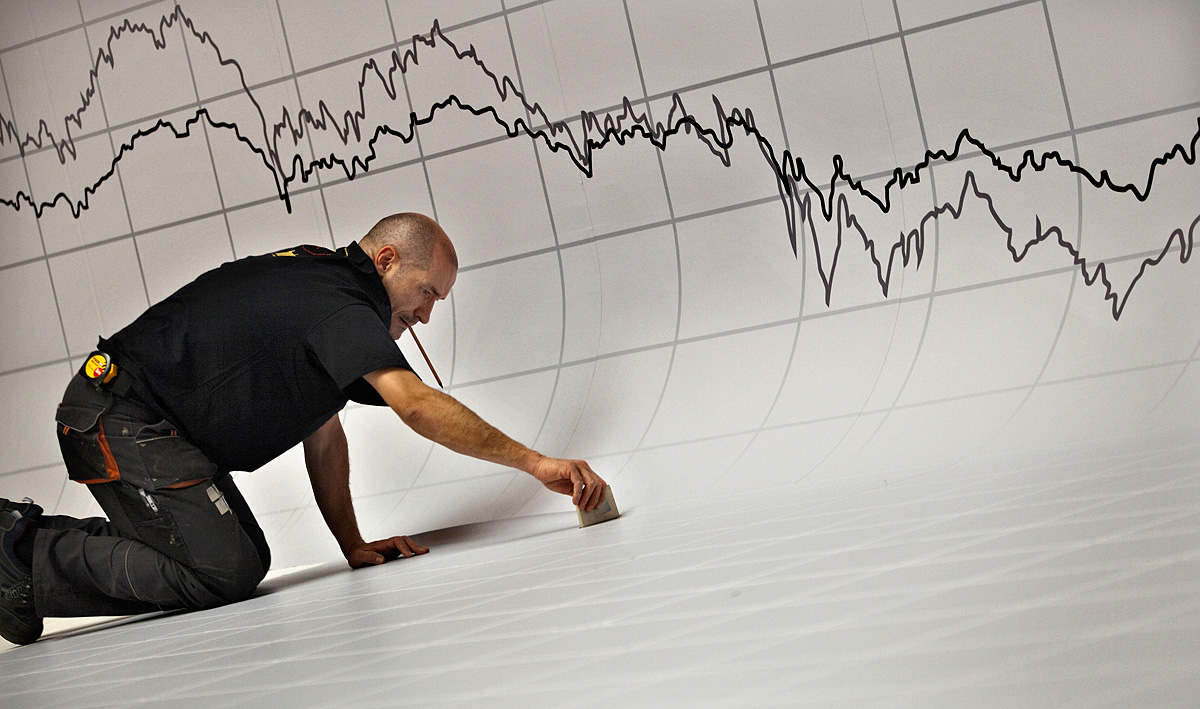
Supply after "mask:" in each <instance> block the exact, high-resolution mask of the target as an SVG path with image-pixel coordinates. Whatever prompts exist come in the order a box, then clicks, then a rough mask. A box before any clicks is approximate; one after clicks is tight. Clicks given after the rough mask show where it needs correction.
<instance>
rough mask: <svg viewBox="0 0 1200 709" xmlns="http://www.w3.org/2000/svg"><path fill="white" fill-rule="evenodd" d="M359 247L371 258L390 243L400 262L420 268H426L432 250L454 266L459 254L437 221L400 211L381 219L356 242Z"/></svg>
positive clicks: (431, 257)
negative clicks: (439, 252)
mask: <svg viewBox="0 0 1200 709" xmlns="http://www.w3.org/2000/svg"><path fill="white" fill-rule="evenodd" d="M359 246H361V247H362V249H363V251H365V252H366V253H367V255H368V256H370V257H372V258H374V257H375V254H377V253H378V252H379V250H380V249H382V248H383V247H384V246H391V247H392V248H393V249H395V251H396V256H397V258H398V260H399V261H400V264H402V265H403V266H407V267H413V268H418V269H422V270H424V269H428V268H429V266H430V264H431V263H432V262H433V255H434V252H435V251H438V250H440V251H441V252H442V253H443V254H444V255H445V257H446V259H447V260H448V261H449V262H450V263H451V264H453V266H454V268H455V269H457V268H458V254H457V253H455V251H454V244H453V243H451V242H450V237H448V236H446V232H444V231H442V228H441V227H440V226H438V223H437V222H435V221H434V220H432V219H430V218H429V217H427V216H425V215H424V214H417V213H416V212H401V213H400V214H393V215H391V216H387V217H384V218H383V219H380V220H379V222H378V223H377V224H376V225H375V226H373V227H371V230H370V231H368V232H367V235H366V236H364V237H363V238H362V239H361V240H360V241H359Z"/></svg>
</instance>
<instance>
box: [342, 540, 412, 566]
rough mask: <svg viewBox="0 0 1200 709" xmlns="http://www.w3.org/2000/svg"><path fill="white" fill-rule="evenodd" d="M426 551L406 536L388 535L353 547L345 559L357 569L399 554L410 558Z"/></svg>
mask: <svg viewBox="0 0 1200 709" xmlns="http://www.w3.org/2000/svg"><path fill="white" fill-rule="evenodd" d="M428 551H429V549H428V548H426V547H423V546H421V545H420V544H417V543H416V542H414V541H413V540H412V539H409V538H408V537H389V538H388V539H380V540H379V541H377V542H363V544H362V545H361V546H358V547H355V548H354V549H352V550H350V553H349V554H346V561H347V562H348V563H349V564H350V568H352V569H358V568H361V567H363V566H374V565H376V564H382V563H383V562H385V561H391V560H392V559H395V558H396V557H399V556H403V557H404V558H406V559H407V558H411V557H414V556H416V555H418V554H425V553H427V552H428Z"/></svg>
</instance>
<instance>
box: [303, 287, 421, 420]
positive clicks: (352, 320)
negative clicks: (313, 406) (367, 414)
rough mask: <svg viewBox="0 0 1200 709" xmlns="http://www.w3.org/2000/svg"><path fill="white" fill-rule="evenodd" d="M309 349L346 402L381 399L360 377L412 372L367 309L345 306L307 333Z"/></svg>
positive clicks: (359, 306)
mask: <svg viewBox="0 0 1200 709" xmlns="http://www.w3.org/2000/svg"><path fill="white" fill-rule="evenodd" d="M307 341H308V346H309V348H311V349H312V352H313V354H315V355H316V356H317V359H318V360H320V362H321V366H322V367H324V369H325V371H326V372H327V373H328V374H329V376H330V377H332V378H333V381H334V383H335V384H337V385H338V388H340V389H341V390H342V391H343V392H345V393H346V396H347V398H349V399H352V400H354V401H358V402H360V403H364V404H376V405H378V404H382V399H380V398H379V395H378V394H377V393H376V392H375V390H374V389H372V388H371V386H370V385H366V386H365V390H369V392H368V391H365V390H364V386H363V384H365V382H362V381H361V380H362V376H363V375H364V374H369V373H370V372H374V371H375V370H377V369H380V368H382V367H404V368H405V369H408V370H411V369H412V367H411V366H409V364H408V360H407V359H405V357H404V353H403V352H401V351H400V348H399V347H397V346H396V341H395V340H393V339H392V336H391V334H390V333H388V329H387V326H386V325H384V323H383V321H381V320H380V319H379V315H378V314H377V313H376V312H375V311H374V310H372V309H371V308H370V307H368V306H367V305H365V304H363V305H348V306H346V307H344V308H342V309H340V310H338V311H337V312H336V313H333V314H332V315H330V316H329V317H327V318H325V319H324V320H322V321H321V322H319V323H317V325H316V326H315V327H313V329H312V330H310V331H309V333H308V337H307ZM364 398H365V399H369V400H366V401H364V400H363V399H364Z"/></svg>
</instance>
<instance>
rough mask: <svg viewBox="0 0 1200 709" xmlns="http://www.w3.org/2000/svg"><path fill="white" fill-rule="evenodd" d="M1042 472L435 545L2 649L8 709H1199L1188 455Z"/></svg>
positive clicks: (1027, 469) (814, 495) (679, 511)
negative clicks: (459, 707)
mask: <svg viewBox="0 0 1200 709" xmlns="http://www.w3.org/2000/svg"><path fill="white" fill-rule="evenodd" d="M1046 458H1047V460H1043V461H1041V462H1039V463H1037V464H1034V465H1031V464H1029V463H1025V464H1019V463H1017V462H1016V461H1013V460H1008V461H1000V460H990V461H986V462H982V463H976V464H974V465H970V466H962V465H960V466H957V467H955V468H952V469H948V470H943V471H940V472H933V473H929V474H926V475H922V476H917V477H913V478H909V479H907V480H903V481H889V484H886V485H884V484H882V483H881V482H880V481H874V482H868V481H859V482H842V483H840V484H838V485H826V486H823V487H800V486H797V487H792V488H783V489H773V490H762V491H753V492H747V493H746V494H744V495H741V496H737V497H733V498H730V499H727V500H724V501H722V502H708V503H704V504H700V505H686V506H685V505H675V506H658V507H639V508H634V509H630V510H626V511H624V514H623V516H622V517H621V518H620V519H619V520H616V521H613V522H608V523H605V524H602V525H598V526H595V527H590V528H587V529H583V530H580V529H577V528H575V527H574V522H575V520H574V514H573V513H570V512H567V513H564V514H554V515H543V516H540V517H533V518H524V519H517V520H510V521H507V522H496V523H488V524H480V525H471V526H468V527H461V528H456V529H450V530H443V531H441V532H436V533H430V534H427V535H423V536H421V537H420V538H421V540H422V541H424V542H425V543H426V544H428V545H429V546H431V547H433V551H432V553H430V554H428V555H427V556H424V557H421V558H418V559H414V560H405V561H399V562H395V563H391V564H388V565H386V566H382V567H378V568H374V569H369V570H363V571H355V572H351V571H349V570H347V569H344V567H343V566H342V565H341V564H340V563H330V564H327V565H323V566H320V567H316V568H312V569H308V570H305V571H302V572H299V573H297V574H293V575H290V576H287V577H283V578H277V579H274V580H272V581H269V582H267V583H266V584H265V585H264V593H263V594H261V595H260V596H258V597H256V598H254V599H252V600H250V601H247V602H244V603H239V604H235V605H233V606H230V607H226V608H221V609H217V610H213V611H207V612H201V613H189V614H175V615H167V616H163V617H152V618H139V619H130V620H125V621H117V622H115V623H110V624H108V625H106V626H101V627H99V628H89V629H84V630H74V631H70V632H62V633H59V634H55V635H51V636H49V637H47V638H44V639H43V640H42V641H40V642H38V643H37V644H35V645H32V646H29V647H24V648H12V649H10V650H9V651H7V652H5V653H4V654H3V655H2V656H0V704H3V706H5V707H9V708H15V707H34V706H36V707H52V706H72V707H77V706H97V707H99V706H130V705H133V704H140V703H145V704H149V705H161V706H172V707H190V706H204V707H224V706H257V707H279V706H287V707H308V706H336V705H342V706H356V707H357V706H380V707H391V706H424V705H437V706H445V705H454V704H463V705H472V706H488V707H491V706H521V707H528V706H553V707H575V706H577V707H597V708H598V707H625V706H654V707H660V706H748V707H761V706H810V705H811V706H838V707H843V706H872V707H875V706H913V707H942V706H947V707H951V706H1013V707H1032V706H1045V707H1071V706H1111V707H1135V706H1137V707H1144V706H1155V707H1163V706H1179V707H1185V706H1187V707H1192V706H1197V702H1198V701H1200V592H1198V589H1200V544H1198V542H1200V446H1194V445H1193V446H1190V447H1180V448H1174V449H1170V450H1160V451H1158V452H1155V453H1149V454H1146V453H1141V454H1128V455H1122V454H1121V453H1119V452H1115V451H1111V450H1110V451H1099V450H1094V449H1093V450H1086V451H1082V450H1081V451H1075V452H1065V451H1058V452H1057V453H1055V454H1053V455H1049V454H1048V455H1047V456H1046ZM620 500H621V497H620V490H617V501H618V503H620Z"/></svg>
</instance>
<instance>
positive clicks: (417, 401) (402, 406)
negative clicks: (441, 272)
mask: <svg viewBox="0 0 1200 709" xmlns="http://www.w3.org/2000/svg"><path fill="white" fill-rule="evenodd" d="M364 378H365V379H366V380H367V382H369V383H370V384H371V386H373V387H375V390H376V391H378V392H379V394H380V396H382V397H383V400H384V401H386V402H387V404H388V406H390V407H391V408H392V410H393V411H395V412H396V414H397V415H398V416H400V419H401V420H403V421H404V423H405V424H407V425H408V426H409V428H411V429H412V430H414V431H416V432H417V433H419V434H421V435H422V436H424V437H426V438H428V439H429V440H431V441H434V442H435V443H440V444H442V445H444V446H446V447H447V448H449V449H450V450H453V451H455V452H457V453H462V454H463V455H469V456H471V457H473V458H479V459H481V460H486V461H489V462H492V463H499V464H500V465H506V466H509V467H512V468H517V469H518V470H524V471H525V472H527V473H529V474H530V475H532V476H534V477H535V478H537V479H538V480H539V481H540V482H541V483H542V484H543V485H545V486H546V487H547V488H549V489H550V490H553V491H554V492H558V493H562V494H564V495H570V496H571V502H572V503H574V504H575V505H577V506H579V507H580V508H581V509H584V510H593V509H595V508H596V507H597V506H598V505H599V504H600V503H601V502H602V501H603V500H604V490H605V488H606V487H607V484H606V483H605V482H604V480H603V479H601V478H600V476H599V475H596V473H595V472H594V471H593V470H592V469H591V467H590V466H589V465H588V464H587V463H586V462H584V461H582V460H565V459H561V458H548V457H546V456H544V455H542V454H541V453H538V452H537V451H534V450H531V449H529V448H527V447H525V446H523V445H521V444H520V443H518V442H516V441H514V440H513V439H511V438H509V437H508V436H506V435H504V434H503V433H501V432H500V431H499V430H497V429H496V428H495V427H493V426H492V425H491V424H489V423H488V422H486V421H484V420H483V419H481V418H480V417H479V416H478V415H476V414H475V412H473V411H471V410H470V409H468V408H467V407H466V406H464V405H463V404H462V403H460V402H459V401H458V400H457V399H455V398H453V397H451V396H449V395H447V394H443V393H442V392H440V391H438V390H436V389H432V388H430V387H428V386H426V385H425V384H424V383H423V382H422V381H421V380H420V379H419V378H418V377H417V375H415V374H413V373H412V372H410V371H408V370H407V369H403V368H401V367H384V368H383V369H378V370H376V371H374V372H371V373H370V374H368V375H366V377H364Z"/></svg>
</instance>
